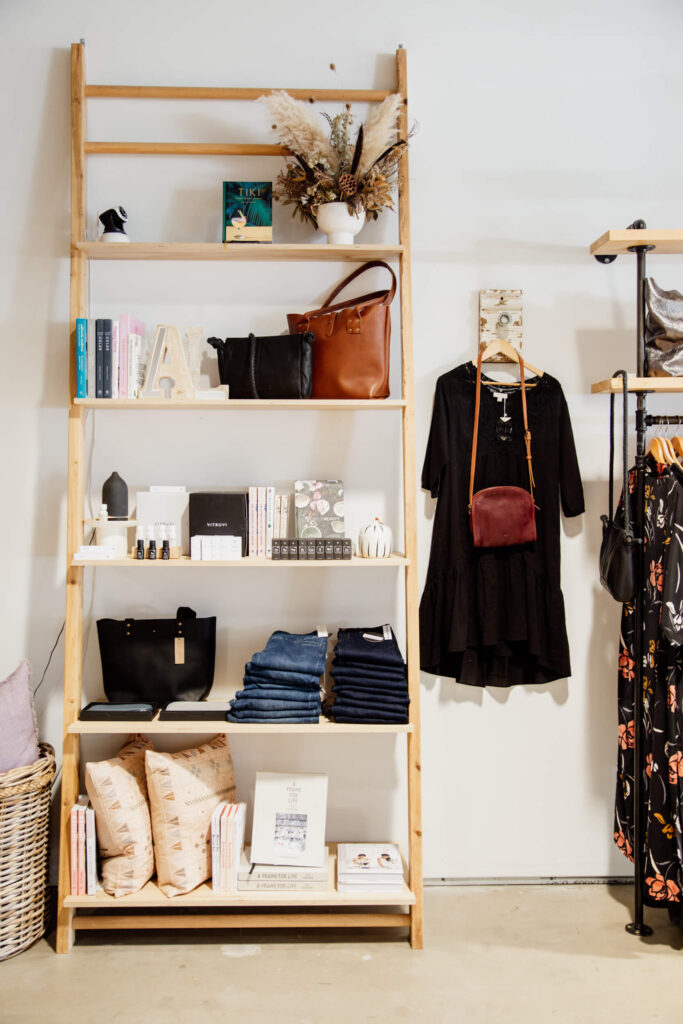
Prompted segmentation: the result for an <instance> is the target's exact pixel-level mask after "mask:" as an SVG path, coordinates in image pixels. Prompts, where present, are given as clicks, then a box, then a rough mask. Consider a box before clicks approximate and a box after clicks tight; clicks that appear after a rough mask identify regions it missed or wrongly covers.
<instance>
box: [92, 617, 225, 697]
mask: <svg viewBox="0 0 683 1024" xmlns="http://www.w3.org/2000/svg"><path fill="white" fill-rule="evenodd" d="M97 635H98V637H99V641H100V657H101V658H102V677H103V681H104V692H105V694H106V696H107V699H108V700H109V701H111V702H112V703H116V704H120V703H128V702H137V701H147V702H148V703H150V704H155V705H157V706H158V707H165V706H166V705H167V704H169V703H170V702H171V701H173V700H203V699H204V697H206V695H207V694H208V692H209V690H210V689H211V686H212V684H213V672H214V665H215V661H216V619H215V617H213V616H212V617H211V618H207V619H198V618H197V613H196V612H194V611H193V610H192V609H191V608H179V609H178V611H177V612H176V617H175V618H174V619H123V620H119V619H98V620H97Z"/></svg>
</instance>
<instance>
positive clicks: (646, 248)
mask: <svg viewBox="0 0 683 1024" xmlns="http://www.w3.org/2000/svg"><path fill="white" fill-rule="evenodd" d="M646 228H647V224H646V223H645V221H644V220H634V221H633V224H629V226H628V227H627V228H626V230H627V231H644V230H645V229H646ZM652 249H654V245H629V247H628V251H629V252H650V250H652ZM617 255H618V254H617V253H616V252H615V253H607V254H604V255H601V256H594V257H593V258H594V259H596V260H597V261H598V263H614V261H615V259H616V258H617Z"/></svg>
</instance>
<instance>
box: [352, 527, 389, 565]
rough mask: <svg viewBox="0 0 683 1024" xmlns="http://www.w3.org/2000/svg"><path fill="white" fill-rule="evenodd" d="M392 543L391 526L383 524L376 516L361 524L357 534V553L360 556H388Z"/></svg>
mask: <svg viewBox="0 0 683 1024" xmlns="http://www.w3.org/2000/svg"><path fill="white" fill-rule="evenodd" d="M392 544H393V536H392V533H391V527H389V526H385V525H384V523H383V522H382V520H381V519H378V518H375V519H374V520H373V521H372V522H371V523H368V525H367V526H362V527H361V530H360V533H359V534H358V554H359V555H360V556H361V558H388V557H389V556H390V554H391V550H392Z"/></svg>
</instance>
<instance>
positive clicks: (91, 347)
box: [86, 320, 97, 398]
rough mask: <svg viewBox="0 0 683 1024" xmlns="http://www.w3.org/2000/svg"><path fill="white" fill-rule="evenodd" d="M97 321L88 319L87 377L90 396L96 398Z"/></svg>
mask: <svg viewBox="0 0 683 1024" xmlns="http://www.w3.org/2000/svg"><path fill="white" fill-rule="evenodd" d="M96 324H97V321H96V320H88V338H87V343H86V347H87V363H88V366H87V379H88V398H95V350H96V348H97V342H96V340H95V339H96V337H97V328H96Z"/></svg>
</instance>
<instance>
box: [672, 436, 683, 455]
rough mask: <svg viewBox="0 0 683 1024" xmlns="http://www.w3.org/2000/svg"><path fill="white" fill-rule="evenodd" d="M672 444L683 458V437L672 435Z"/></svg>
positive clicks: (677, 453)
mask: <svg viewBox="0 0 683 1024" xmlns="http://www.w3.org/2000/svg"><path fill="white" fill-rule="evenodd" d="M671 445H672V447H673V450H674V451H675V452H676V455H678V457H679V458H683V437H672V438H671Z"/></svg>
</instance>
